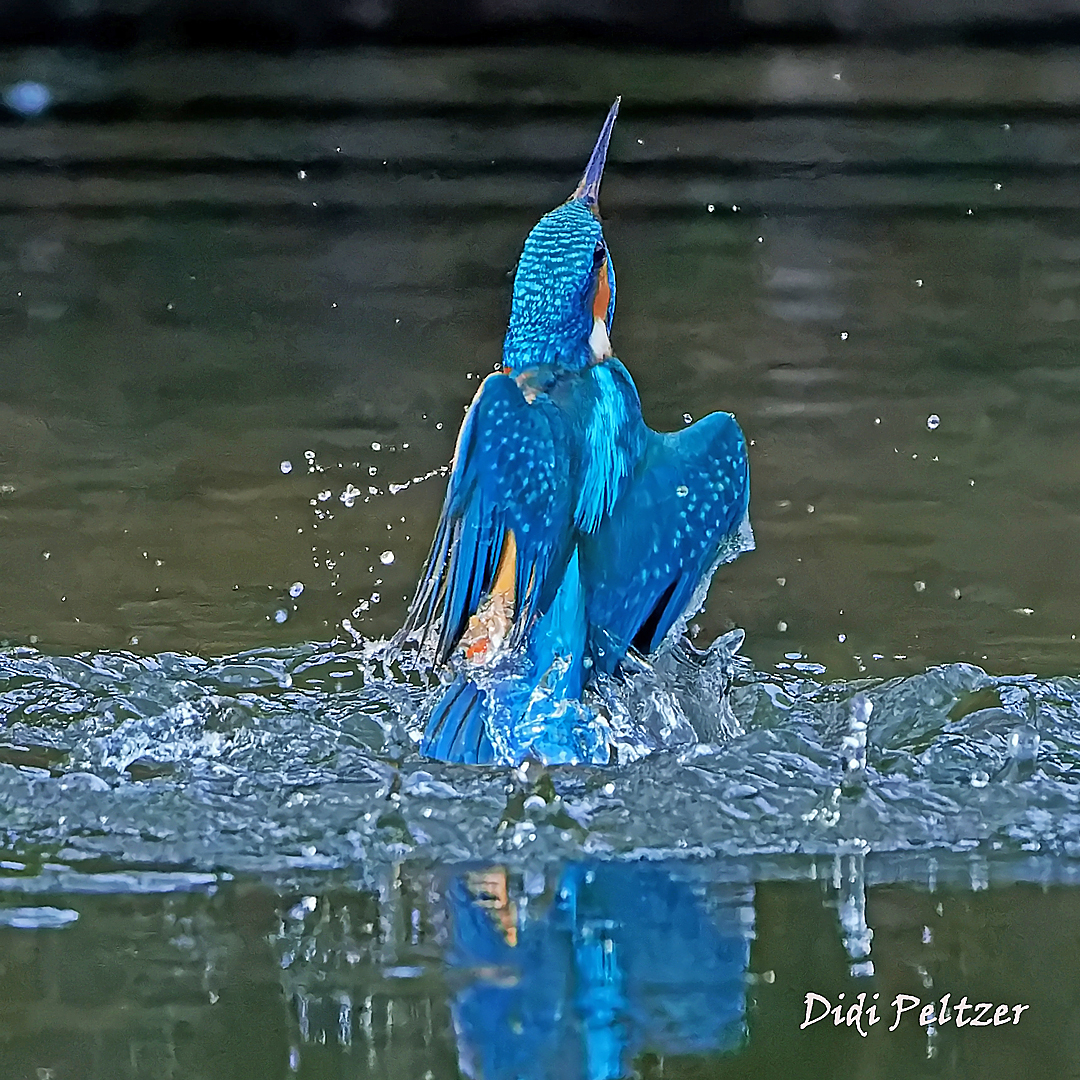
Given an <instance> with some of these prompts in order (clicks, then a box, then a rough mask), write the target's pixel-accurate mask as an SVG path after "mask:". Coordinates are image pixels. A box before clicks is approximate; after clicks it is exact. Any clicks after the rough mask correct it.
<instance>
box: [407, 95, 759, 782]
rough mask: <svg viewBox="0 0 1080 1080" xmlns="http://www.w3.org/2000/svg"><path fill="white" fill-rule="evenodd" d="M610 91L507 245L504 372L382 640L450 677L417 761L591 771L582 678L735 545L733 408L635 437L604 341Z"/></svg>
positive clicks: (604, 758)
mask: <svg viewBox="0 0 1080 1080" xmlns="http://www.w3.org/2000/svg"><path fill="white" fill-rule="evenodd" d="M619 100H620V99H618V98H616V100H615V103H614V104H613V105H612V107H611V110H610V112H609V113H608V115H607V119H606V120H605V122H604V125H603V127H602V129H601V131H600V136H599V138H598V139H597V142H596V146H595V148H594V149H593V152H592V155H591V156H590V158H589V162H588V165H587V166H586V168H585V172H584V174H583V175H582V178H581V182H580V183H579V184H578V185H577V187H576V188H575V189H574V191H573V193H572V194H571V195H570V198H569V199H567V200H566V202H564V203H562V204H561V205H560V206H558V207H556V208H555V209H554V210H552V211H550V212H549V213H547V214H545V215H544V216H543V217H542V218H541V219H540V221H539V222H538V224H537V225H536V226H535V227H534V228H533V229H532V231H531V232H530V233H529V235H528V237H527V238H526V240H525V245H524V248H523V250H522V252H521V257H520V259H519V260H518V264H517V270H516V272H515V275H514V286H513V297H512V301H511V310H510V322H509V327H508V329H507V332H506V338H505V340H504V343H503V354H502V364H501V366H500V367H499V369H498V370H497V371H495V372H493V373H492V374H490V375H488V376H487V377H486V378H485V379H484V381H483V382H482V384H481V385H480V388H479V389H478V391H477V393H476V396H475V397H474V398H473V401H472V404H471V405H470V406H469V408H468V411H467V412H466V415H465V419H464V421H463V422H462V425H461V429H460V431H459V432H458V436H457V444H456V447H455V450H454V456H453V462H452V465H451V468H450V477H449V481H448V484H447V490H446V496H445V499H444V502H443V506H442V512H441V516H440V519H439V523H438V526H437V528H436V532H435V538H434V541H433V543H432V547H431V551H430V553H429V555H428V558H427V562H426V565H425V568H424V571H423V573H422V575H421V578H420V582H419V584H418V586H417V590H416V594H415V596H414V598H413V601H412V604H411V605H410V608H409V612H408V615H407V618H406V621H405V625H404V627H403V629H402V631H401V632H400V634H399V636H398V639H397V640H398V641H402V640H404V639H405V638H406V637H410V636H411V637H413V638H415V639H418V640H419V641H420V643H421V646H422V647H426V648H429V649H430V650H431V651H432V652H433V659H434V661H435V663H436V664H437V665H439V666H440V667H441V668H443V669H444V670H446V671H448V672H449V680H448V683H447V684H446V685H444V686H443V687H442V688H441V689H440V692H439V695H438V698H437V700H436V701H435V704H434V707H433V708H432V710H431V712H430V714H429V716H428V718H427V721H426V726H425V729H424V734H423V736H422V739H421V744H420V750H421V752H422V753H424V754H426V755H428V756H430V757H432V758H436V759H440V760H444V761H453V762H462V763H472V764H486V763H500V764H517V763H520V762H521V761H523V760H524V759H525V758H526V757H531V758H534V759H538V760H540V761H542V762H544V763H547V764H557V763H568V762H590V763H607V762H608V761H609V760H610V755H611V750H610V744H609V733H608V730H607V728H606V725H605V723H604V722H603V720H602V718H601V717H599V716H598V715H597V714H596V712H595V711H593V710H590V709H589V708H588V707H587V706H586V705H585V704H584V703H583V701H582V694H583V692H584V690H585V688H586V686H587V684H588V683H589V681H590V680H591V679H594V678H595V677H597V676H598V675H600V674H606V675H614V676H616V677H617V676H618V674H619V673H620V671H621V670H623V669H624V667H625V666H626V665H630V664H634V663H636V662H637V661H638V658H642V657H647V656H648V655H649V654H651V653H654V652H656V651H657V650H658V649H659V648H660V646H661V645H662V644H663V643H664V642H665V641H666V640H667V639H668V638H669V637H674V636H676V635H677V634H678V633H679V631H680V630H681V628H682V627H683V626H685V621H686V619H687V618H688V617H689V616H690V615H691V614H693V613H694V612H695V611H697V610H698V609H700V607H701V605H702V604H703V602H704V599H705V594H706V592H707V591H708V586H709V582H710V580H711V579H712V575H713V573H714V571H715V570H716V568H717V567H718V566H719V565H721V564H722V563H724V562H729V561H731V560H732V559H734V558H736V557H737V556H738V555H739V554H741V553H742V552H744V551H747V550H749V549H750V548H752V547H753V534H752V532H751V529H750V523H749V518H748V513H747V508H748V502H749V494H750V482H749V467H748V462H747V453H746V441H745V439H744V437H743V433H742V431H741V430H740V428H739V425H738V424H737V423H736V421H735V418H734V417H733V416H731V415H730V414H729V413H725V412H714V413H712V414H710V415H709V416H706V417H703V418H702V419H700V420H698V421H697V422H696V423H694V424H691V425H690V426H688V427H685V428H683V429H682V430H680V431H677V432H671V433H663V432H656V431H653V430H652V429H651V428H649V427H648V426H647V425H646V424H645V421H644V420H643V418H642V414H641V401H640V398H639V397H638V392H637V388H636V387H635V386H634V381H633V379H632V378H631V377H630V373H629V372H628V371H627V369H626V368H625V367H624V366H623V364H622V363H621V362H620V361H619V360H618V359H617V358H616V357H615V355H614V353H613V351H612V346H611V331H612V321H613V319H614V315H615V267H614V264H613V263H612V259H611V253H610V252H609V251H608V247H607V243H606V242H605V239H604V232H603V227H602V223H601V219H600V210H599V197H600V181H601V177H602V175H603V171H604V163H605V161H606V159H607V153H608V145H609V143H610V140H611V133H612V129H613V127H614V125H615V119H616V117H617V115H618V111H619Z"/></svg>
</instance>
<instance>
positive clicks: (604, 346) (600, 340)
mask: <svg viewBox="0 0 1080 1080" xmlns="http://www.w3.org/2000/svg"><path fill="white" fill-rule="evenodd" d="M589 348H590V349H592V354H593V356H595V357H596V359H597V360H605V359H607V357H609V356H611V342H610V340H609V339H608V336H607V326H606V325H605V324H604V320H603V319H596V320H594V321H593V328H592V333H591V334H590V335H589Z"/></svg>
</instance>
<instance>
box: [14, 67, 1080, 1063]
mask: <svg viewBox="0 0 1080 1080" xmlns="http://www.w3.org/2000/svg"><path fill="white" fill-rule="evenodd" d="M1075 60H1076V58H1075V57H1071V56H1069V55H1066V54H1048V55H1046V56H1042V57H1039V56H1035V57H1024V56H1022V55H1019V54H1018V55H1010V56H1004V55H1001V56H986V55H980V54H975V53H970V54H965V53H957V54H944V55H936V56H935V55H930V56H926V57H920V56H918V55H915V56H912V57H907V58H905V57H898V56H889V55H874V54H853V55H845V54H843V53H840V54H835V55H831V54H830V55H826V54H806V55H799V54H797V53H791V54H787V53H775V54H760V55H758V54H754V55H749V56H740V57H715V58H709V57H693V58H682V59H672V58H666V57H649V56H645V55H641V56H620V55H618V54H594V53H579V52H576V51H573V50H569V51H562V52H558V51H551V52H543V51H536V50H527V51H519V52H512V51H511V52H479V53H465V54H456V55H448V56H447V55H434V54H426V53H402V54H393V53H385V52H377V53H371V54H358V55H355V56H343V55H342V56H323V57H307V58H302V59H296V60H270V59H245V58H242V57H204V58H202V59H192V58H184V57H158V58H142V59H116V58H113V59H101V58H93V57H85V56H82V57H79V56H57V55H53V54H30V53H27V54H20V55H18V56H5V57H0V76H2V78H3V79H4V80H8V81H10V80H13V79H15V78H19V77H32V78H37V79H40V80H42V81H44V82H47V83H48V84H49V86H50V88H51V89H52V91H53V93H54V95H55V99H56V104H55V108H54V110H53V112H52V113H50V114H48V115H46V116H45V117H43V118H41V119H39V120H37V121H32V122H29V121H28V122H22V121H16V120H15V119H14V118H10V119H8V120H7V121H5V122H4V124H3V125H0V169H2V170H3V179H2V182H0V568H2V575H3V577H2V586H0V639H2V640H3V642H4V646H3V649H2V650H0V716H2V717H3V720H4V729H3V731H2V732H0V830H2V832H0V837H2V841H0V842H2V844H3V848H4V850H3V852H2V853H0V854H2V855H3V858H2V860H0V1073H2V1074H3V1075H4V1076H11V1077H20V1078H21V1077H28V1078H44V1077H52V1078H54V1080H66V1078H67V1077H73V1078H74V1077H80V1078H82V1077H86V1078H93V1080H99V1078H100V1080H104V1078H110V1080H111V1078H113V1077H133V1078H140V1080H141V1078H143V1077H146V1078H157V1077H169V1078H179V1077H184V1078H187V1077H191V1078H214V1080H217V1078H219V1077H220V1078H226V1077H249V1076H250V1077H256V1076H258V1077H279V1076H280V1077H286V1076H289V1075H300V1076H305V1077H312V1078H315V1077H318V1078H320V1080H323V1078H330V1077H335V1078H336V1077H342V1078H344V1077H360V1076H388V1077H394V1078H395V1080H397V1078H406V1077H409V1078H412V1077H415V1078H420V1077H425V1076H428V1075H430V1076H438V1077H442V1076H457V1075H468V1076H487V1077H503V1076H529V1077H533V1076H535V1077H548V1076H551V1077H564V1076H565V1077H577V1076H581V1077H590V1078H592V1077H615V1076H620V1075H637V1076H642V1077H654V1076H671V1077H684V1076H685V1077H691V1076H693V1077H704V1076H710V1077H713V1076H715V1077H720V1076H765V1075H772V1074H774V1073H776V1072H778V1071H781V1070H782V1071H785V1072H788V1073H790V1074H792V1075H800V1076H833V1075H837V1076H840V1075H850V1073H851V1072H852V1071H855V1070H857V1069H858V1070H863V1071H868V1072H869V1071H873V1072H875V1073H876V1074H881V1075H890V1076H891V1075H896V1076H904V1077H911V1076H919V1075H928V1076H929V1075H950V1076H963V1077H975V1076H978V1077H980V1078H981V1077H984V1076H997V1075H1001V1076H1003V1077H1004V1076H1011V1075H1015V1074H1016V1072H1017V1071H1018V1070H1020V1069H1024V1068H1025V1067H1026V1070H1027V1071H1030V1072H1032V1073H1033V1074H1034V1073H1038V1074H1040V1075H1043V1074H1045V1075H1066V1074H1068V1073H1069V1071H1070V1070H1075V1068H1076V1063H1077V1061H1078V1060H1080V1048H1078V1047H1077V1045H1076V1039H1075V1038H1074V1036H1073V1027H1074V1026H1075V1025H1073V1024H1072V1019H1071V1018H1072V1015H1073V1013H1074V1012H1075V1008H1074V1005H1075V1002H1074V1000H1073V999H1074V997H1075V991H1074V989H1073V987H1074V984H1075V981H1076V980H1075V977H1074V976H1075V966H1074V962H1073V960H1072V955H1073V952H1074V950H1073V948H1072V944H1073V943H1074V940H1073V939H1074V938H1075V937H1076V933H1077V926H1078V925H1080V923H1078V921H1077V914H1076V910H1075V909H1076V896H1077V892H1076V875H1077V867H1076V864H1075V862H1074V859H1075V857H1076V856H1077V854H1078V853H1080V812H1078V810H1077V805H1078V801H1080V787H1078V786H1077V782H1076V779H1077V775H1078V770H1080V690H1078V687H1077V683H1076V679H1075V676H1076V674H1077V670H1078V668H1080V645H1078V643H1077V640H1076V634H1077V633H1080V609H1078V607H1077V602H1076V599H1075V598H1076V596H1077V594H1078V591H1080V590H1078V586H1080V580H1078V574H1080V570H1078V565H1080V564H1078V561H1077V559H1076V552H1077V540H1076V536H1077V524H1078V517H1077V515H1078V511H1080V450H1078V449H1077V441H1076V435H1075V433H1076V431H1077V429H1078V427H1080V375H1078V369H1077V365H1076V362H1075V359H1074V357H1075V355H1076V354H1077V346H1078V345H1080V306H1078V304H1080V301H1078V300H1077V289H1078V286H1080V269H1078V267H1080V197H1078V195H1077V192H1078V190H1080V189H1078V187H1077V168H1078V166H1080V121H1078V116H1080V101H1078V100H1076V95H1075V94H1074V93H1073V91H1072V89H1071V87H1072V83H1071V82H1070V80H1069V77H1067V76H1068V73H1069V72H1070V71H1072V69H1073V66H1075ZM616 91H621V92H622V93H623V95H624V108H623V115H622V116H621V118H620V121H619V129H618V131H617V133H616V137H615V142H614V144H613V163H612V167H611V169H610V170H609V175H608V177H607V179H606V180H605V190H604V211H605V217H606V225H605V229H606V232H607V235H608V239H609V243H610V246H611V250H612V253H613V257H614V259H615V262H616V264H617V269H618V282H619V308H618V312H617V318H616V325H615V333H614V334H613V342H614V345H615V348H616V351H617V353H618V355H619V356H620V357H621V359H623V361H624V362H625V363H626V364H627V366H628V367H629V368H630V370H631V371H632V372H633V374H634V376H635V379H636V380H637V382H638V386H639V388H640V390H641V394H642V399H643V406H644V411H645V415H646V419H647V420H649V422H650V423H652V424H653V426H655V427H659V428H676V427H678V426H680V425H681V424H682V423H683V422H684V419H683V418H684V414H688V415H689V416H691V417H697V416H700V415H702V414H704V413H706V412H708V411H710V410H712V409H715V408H724V409H729V410H731V411H734V412H735V413H736V414H737V416H738V418H739V420H740V423H741V424H742V426H743V427H744V429H745V431H746V433H747V436H748V438H750V439H751V440H752V447H751V455H752V472H753V502H752V507H751V513H752V517H753V521H754V527H755V531H756V533H757V538H758V550H757V551H756V552H754V553H753V554H752V555H750V556H747V557H744V558H743V559H740V560H739V561H738V562H736V563H735V564H733V565H731V566H728V567H725V568H723V569H722V571H721V573H720V574H719V575H718V579H717V581H716V583H715V585H714V587H713V590H712V594H711V598H710V601H709V604H708V607H707V610H706V611H705V613H704V614H703V615H702V616H701V617H700V619H699V620H698V622H699V624H700V633H701V635H702V638H704V639H706V640H707V639H709V638H712V637H714V636H715V635H717V634H719V633H721V632H723V631H725V630H727V629H729V628H731V627H734V626H738V627H742V628H744V629H745V631H746V640H745V644H744V645H743V647H742V656H743V657H744V660H743V661H742V662H737V661H735V660H732V661H731V663H730V665H729V668H727V669H725V670H724V671H723V672H720V673H719V674H718V678H719V682H712V683H708V684H706V683H704V682H702V681H701V679H700V678H698V679H697V681H695V677H692V673H687V672H686V671H682V670H678V669H671V670H667V669H665V670H666V674H665V672H663V671H662V672H660V673H659V675H658V676H657V679H658V681H657V682H656V683H655V684H650V685H648V686H645V687H642V686H638V687H636V688H633V689H632V691H627V692H625V693H624V697H623V698H622V699H621V700H622V704H623V707H624V713H625V717H624V718H625V720H626V725H627V726H626V732H625V743H626V745H627V746H632V747H636V748H637V750H640V751H641V752H645V751H647V750H651V749H655V748H656V747H657V745H658V744H659V745H661V746H663V747H666V751H664V752H654V753H652V754H650V755H648V756H646V757H645V758H644V759H643V760H640V761H637V762H635V763H632V764H627V765H624V766H621V767H620V768H618V769H614V770H593V769H556V770H553V772H552V773H551V774H550V775H545V776H541V777H536V776H535V775H526V776H515V775H512V774H509V773H507V772H506V771H505V770H480V771H476V770H469V769H461V768H457V769H455V768H448V767H443V766H434V765H432V764H431V763H427V762H424V761H422V760H420V759H418V758H417V757H416V756H415V754H414V753H413V752H412V737H413V735H415V726H416V716H417V713H418V710H419V709H421V708H422V705H423V701H424V698H425V695H426V694H427V693H428V692H429V691H428V686H429V680H428V679H427V677H426V674H425V673H424V672H412V671H406V672H404V673H403V672H402V671H401V670H400V669H397V670H396V671H391V670H388V669H387V668H386V667H385V666H384V665H382V664H381V662H380V661H379V658H378V655H377V645H376V643H377V642H378V640H379V639H381V638H382V637H384V636H385V635H386V634H388V633H389V632H391V631H392V630H393V629H394V628H396V626H397V625H398V624H399V622H400V620H401V617H402V615H403V611H404V603H405V601H404V598H405V596H406V595H407V594H409V593H411V589H412V585H413V582H414V580H415V578H416V575H417V572H418V570H419V567H420V564H421V562H422V559H423V556H424V554H425V553H426V550H427V545H428V543H429V540H430V536H431V532H432V529H433V525H434V520H435V517H436V515H437V512H438V507H439V503H440V501H441V497H442V477H441V475H440V474H439V469H440V468H441V466H442V465H443V464H444V463H445V461H446V460H447V459H448V457H449V455H450V453H451V450H452V446H453V438H454V434H455V432H456V429H457V425H458V423H459V421H460V418H461V415H462V410H463V408H464V406H465V405H466V404H467V402H468V400H469V399H470V397H471V395H472V392H473V390H474V389H475V386H476V384H477V380H478V379H479V378H481V377H482V376H483V375H484V374H485V373H486V372H487V371H489V370H490V369H491V368H492V366H493V365H494V363H495V362H496V360H497V359H498V355H499V346H500V341H501V336H502V331H503V327H504V322H505V317H506V312H507V303H508V294H509V274H510V272H511V271H512V269H513V265H514V260H515V258H516V255H517V251H518V248H519V245H520V243H521V240H522V238H523V237H524V235H525V232H526V231H527V230H528V228H529V227H530V226H531V224H532V223H533V221H534V220H535V219H536V218H537V217H538V216H539V214H540V213H542V212H543V211H544V210H545V209H547V208H549V207H550V206H551V205H553V204H554V203H555V202H557V201H558V200H560V199H561V198H562V197H563V196H564V195H565V193H566V192H567V191H568V190H569V187H570V186H571V185H572V183H573V182H574V179H575V178H576V175H577V174H578V172H579V171H580V166H581V161H582V159H583V156H584V154H586V153H587V151H588V149H589V147H590V146H591V140H592V137H593V134H594V131H595V127H596V123H597V118H598V117H599V116H602V114H603V109H604V107H605V106H606V103H607V101H608V100H609V98H610V96H612V95H613V93H614V92H616ZM344 620H347V621H348V625H349V626H351V627H352V628H353V630H354V631H355V632H356V634H357V635H359V638H360V640H359V641H354V640H353V639H352V637H350V636H349V635H348V634H346V633H345V632H344V630H343V621H344ZM335 639H336V640H337V641H338V643H337V644H336V645H335V644H329V643H330V642H332V641H334V640H335ZM728 683H731V693H730V696H729V697H728V698H727V699H726V706H724V709H723V710H722V708H721V705H720V702H719V700H718V697H717V695H718V692H719V689H720V688H722V687H724V686H727V685H728ZM860 690H861V691H863V692H865V693H866V695H867V699H868V700H869V702H870V704H871V705H872V707H873V708H872V712H871V713H870V714H869V726H868V729H867V731H866V733H865V735H866V738H865V746H863V744H862V743H861V742H860V738H861V736H860V729H859V728H858V726H857V724H855V723H854V722H853V721H855V720H857V719H858V718H859V716H860V715H864V714H862V713H860V712H859V709H860V706H859V705H858V704H857V703H853V696H854V695H855V694H856V692H857V691H860ZM653 691H655V692H656V693H655V694H654V695H653V696H651V697H650V694H652V693H653ZM635 695H636V696H635ZM727 709H730V712H728V711H726V710H727ZM649 710H653V711H652V712H650V711H649ZM721 713H722V715H723V719H724V726H725V730H729V731H731V732H733V733H734V734H733V736H732V737H731V738H730V739H728V740H726V741H725V742H723V743H722V744H721V745H719V746H710V745H706V744H702V743H700V742H699V741H698V731H700V729H701V727H702V723H704V725H705V726H706V727H708V726H709V718H710V717H711V718H712V719H714V720H715V719H716V717H717V716H719V715H721ZM654 714H655V716H658V717H660V719H661V720H663V721H664V724H659V725H658V724H657V723H653V720H652V719H651V718H652V717H653V716H654ZM702 716H704V717H705V720H704V721H702ZM672 718H674V719H672ZM668 721H671V722H670V723H669V722H668ZM665 724H666V727H665V730H666V731H667V735H666V736H665V739H664V740H660V739H658V738H656V737H655V734H656V730H657V727H658V726H659V727H664V726H665ZM635 725H637V726H635ZM650 725H652V726H651V727H650ZM852 739H854V742H852V741H851V740H852ZM845 740H847V741H845ZM853 747H854V749H853ZM864 754H865V764H864V763H863V755H864ZM852 755H854V759H855V760H854V764H852ZM632 756H633V755H632ZM811 992H813V993H817V994H819V995H821V996H822V997H825V998H827V999H828V1000H829V1002H830V1004H833V1005H835V1004H836V1003H837V1002H838V1001H839V1000H840V999H839V995H840V994H841V993H844V994H845V998H844V1003H845V1005H847V1003H849V1002H850V1001H852V1000H853V999H854V998H855V997H856V995H857V994H859V993H860V992H863V993H866V994H867V995H868V997H867V1000H868V1001H870V1000H873V995H874V994H877V995H878V1002H879V1008H880V1012H881V1014H882V1015H883V1016H886V1017H887V1022H886V1023H879V1024H878V1025H877V1026H874V1027H871V1028H870V1029H869V1031H868V1035H867V1037H866V1038H865V1039H864V1038H861V1037H860V1035H859V1033H858V1031H857V1030H856V1029H854V1028H849V1027H848V1026H847V1025H841V1026H835V1025H833V1023H832V1021H831V1019H830V1020H827V1021H825V1022H819V1023H817V1024H815V1025H812V1026H811V1027H809V1028H807V1029H806V1030H800V1024H801V1022H802V1021H803V1019H804V1014H805V1005H804V998H805V995H806V994H807V993H811ZM898 994H907V995H911V996H913V997H918V998H919V999H920V1008H921V1006H922V1005H925V1004H926V1003H927V1002H930V1001H931V1000H937V1001H939V1002H940V998H941V997H942V995H944V994H950V995H951V1000H952V1001H954V1002H955V1001H957V1000H958V999H959V998H960V997H961V996H963V995H967V996H968V997H969V999H970V1000H971V1002H972V1003H974V1004H978V1003H980V1002H987V1003H991V1004H994V1005H995V1006H996V1005H998V1004H1003V1003H1005V1004H1009V1005H1010V1007H1011V1006H1014V1005H1016V1004H1027V1005H1029V1006H1030V1008H1029V1009H1028V1010H1027V1011H1026V1012H1025V1013H1024V1014H1023V1015H1022V1016H1021V1017H1020V1018H1019V1021H1018V1022H1017V1023H1015V1024H1012V1023H1009V1024H999V1025H998V1026H996V1027H995V1026H993V1025H991V1026H990V1028H988V1029H984V1028H983V1027H982V1026H981V1025H979V1026H970V1025H966V1024H965V1025H964V1026H962V1027H957V1026H956V1024H955V1022H954V1021H952V1020H950V1021H946V1020H945V1019H944V1018H943V1017H941V1018H937V1020H936V1022H935V1023H933V1024H920V1023H919V1016H918V1013H915V1012H912V1013H907V1014H905V1015H904V1017H903V1019H902V1023H901V1024H899V1025H898V1026H897V1028H896V1029H895V1030H894V1031H892V1032H888V1031H886V1030H885V1028H887V1027H888V1026H889V1024H891V1023H892V1015H893V1013H894V1012H895V1010H894V1009H892V1008H891V1006H890V1004H889V1003H891V1002H892V1001H893V1000H894V999H895V998H896V996H897V995H898ZM945 1011H946V1013H948V1009H946V1010H945ZM1010 1015H1012V1014H1011V1013H1010Z"/></svg>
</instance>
